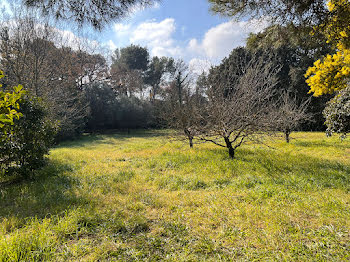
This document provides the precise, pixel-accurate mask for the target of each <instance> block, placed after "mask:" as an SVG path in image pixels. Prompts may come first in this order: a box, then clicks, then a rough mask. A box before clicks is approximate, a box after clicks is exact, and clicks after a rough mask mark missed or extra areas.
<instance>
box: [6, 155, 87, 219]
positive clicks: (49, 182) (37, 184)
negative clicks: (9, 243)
mask: <svg viewBox="0 0 350 262" xmlns="http://www.w3.org/2000/svg"><path fill="white" fill-rule="evenodd" d="M71 170H72V167H71V166H69V165H67V164H63V163H60V162H57V161H50V162H49V163H48V165H47V166H46V167H44V168H43V169H41V170H38V171H36V173H35V178H34V179H31V180H28V179H27V180H22V181H21V182H20V183H12V184H11V183H10V184H8V185H6V186H3V187H1V188H0V220H1V219H3V218H6V217H11V216H14V217H17V218H22V219H26V218H32V217H36V218H44V217H48V216H51V215H57V214H60V213H62V212H64V211H66V210H68V209H71V208H75V207H77V206H83V205H86V204H87V203H88V202H87V200H85V199H83V198H81V197H79V196H77V195H76V192H75V187H76V186H77V185H78V183H79V181H78V180H74V179H73V178H71V177H69V176H67V175H66V174H65V172H66V171H71Z"/></svg>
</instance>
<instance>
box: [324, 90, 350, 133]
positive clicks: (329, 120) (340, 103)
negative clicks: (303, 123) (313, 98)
mask: <svg viewBox="0 0 350 262" xmlns="http://www.w3.org/2000/svg"><path fill="white" fill-rule="evenodd" d="M323 114H324V117H325V118H326V122H325V124H326V125H327V134H328V135H332V134H333V133H338V134H342V135H343V137H345V136H346V134H347V133H349V132H350V85H348V87H347V88H345V89H343V90H341V91H340V92H339V94H338V95H337V96H336V97H334V98H333V99H332V100H331V101H329V102H328V104H327V107H326V108H325V110H324V112H323Z"/></svg>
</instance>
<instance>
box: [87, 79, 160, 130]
mask: <svg viewBox="0 0 350 262" xmlns="http://www.w3.org/2000/svg"><path fill="white" fill-rule="evenodd" d="M86 92H87V100H88V103H89V107H90V108H91V109H90V116H89V119H88V122H87V128H88V130H89V131H100V130H110V129H124V128H149V127H154V126H155V125H156V123H155V119H154V118H155V116H154V106H153V105H151V104H150V103H149V102H148V101H144V100H141V99H138V98H136V97H126V96H118V95H117V94H116V93H115V91H114V90H113V88H111V87H110V86H109V85H106V84H94V85H91V86H89V87H88V88H87V91H86Z"/></svg>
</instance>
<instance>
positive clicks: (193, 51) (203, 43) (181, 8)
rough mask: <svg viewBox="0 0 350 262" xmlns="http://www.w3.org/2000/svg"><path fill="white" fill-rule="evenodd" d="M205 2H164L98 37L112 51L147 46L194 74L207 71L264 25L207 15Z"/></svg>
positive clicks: (258, 22) (193, 0) (155, 53)
mask: <svg viewBox="0 0 350 262" xmlns="http://www.w3.org/2000/svg"><path fill="white" fill-rule="evenodd" d="M209 9H210V5H209V3H208V1H207V0H175V1H174V0H163V1H162V2H161V3H160V4H156V5H154V6H153V7H151V8H147V9H144V10H137V11H135V13H134V14H132V15H130V16H129V17H128V18H126V19H124V20H123V21H121V22H119V23H114V24H112V25H110V26H109V28H107V29H106V30H104V31H103V32H102V33H101V35H100V41H102V42H104V43H106V44H108V46H109V47H110V48H111V49H115V48H120V47H125V46H128V45H130V44H136V45H141V46H146V47H147V48H148V49H149V51H150V54H151V56H171V57H174V58H181V59H183V60H184V61H186V62H188V63H189V64H190V66H191V67H192V68H193V69H194V70H197V71H201V70H207V69H208V68H209V66H210V65H215V64H218V63H219V62H220V61H221V60H222V59H223V58H224V57H226V56H228V55H229V54H230V52H231V51H232V49H234V48H235V47H238V46H244V45H245V40H246V38H247V36H248V35H249V33H250V32H254V33H257V32H259V31H261V30H262V29H263V28H264V27H266V26H267V23H266V22H264V21H251V22H246V21H237V22H234V21H232V20H230V19H229V18H225V17H222V16H219V15H217V14H213V13H212V12H210V10H209Z"/></svg>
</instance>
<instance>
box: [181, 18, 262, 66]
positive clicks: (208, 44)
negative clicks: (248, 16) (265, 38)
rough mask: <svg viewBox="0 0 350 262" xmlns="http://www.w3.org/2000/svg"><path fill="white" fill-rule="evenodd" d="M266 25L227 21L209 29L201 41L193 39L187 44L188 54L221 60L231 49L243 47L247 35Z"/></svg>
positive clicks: (256, 21)
mask: <svg viewBox="0 0 350 262" xmlns="http://www.w3.org/2000/svg"><path fill="white" fill-rule="evenodd" d="M267 25H268V22H266V21H258V20H254V21H252V22H234V21H229V22H226V23H222V24H220V25H218V26H216V27H213V28H211V29H209V30H208V31H207V32H206V33H205V35H204V38H203V40H202V41H198V40H197V39H195V38H193V39H191V40H190V42H189V44H188V50H189V51H190V52H194V53H197V55H201V56H205V57H207V58H210V59H215V60H221V59H222V58H224V57H225V56H227V55H228V54H229V53H230V52H231V51H232V49H234V48H235V47H238V46H244V45H245V41H246V38H247V37H248V35H249V33H257V32H259V31H261V30H262V29H264V28H265V27H266V26H267Z"/></svg>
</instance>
